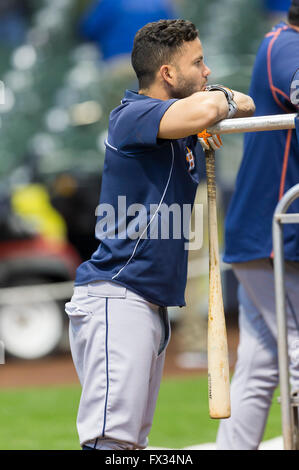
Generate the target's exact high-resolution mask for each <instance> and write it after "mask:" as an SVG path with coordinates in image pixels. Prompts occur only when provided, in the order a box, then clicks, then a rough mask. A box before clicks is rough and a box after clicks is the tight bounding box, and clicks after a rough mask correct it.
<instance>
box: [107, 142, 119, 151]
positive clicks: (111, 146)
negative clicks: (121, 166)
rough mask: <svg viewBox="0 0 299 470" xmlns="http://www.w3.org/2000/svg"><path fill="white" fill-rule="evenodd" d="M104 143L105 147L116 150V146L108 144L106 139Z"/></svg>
mask: <svg viewBox="0 0 299 470" xmlns="http://www.w3.org/2000/svg"><path fill="white" fill-rule="evenodd" d="M105 145H106V146H107V147H110V148H111V149H113V150H116V151H117V152H118V150H117V148H116V147H113V145H111V144H109V142H108V140H107V139H106V140H105Z"/></svg>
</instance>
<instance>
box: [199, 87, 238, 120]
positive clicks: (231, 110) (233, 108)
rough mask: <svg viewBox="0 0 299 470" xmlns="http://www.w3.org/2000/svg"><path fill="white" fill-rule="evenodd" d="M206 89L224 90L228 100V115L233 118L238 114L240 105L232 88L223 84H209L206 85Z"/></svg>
mask: <svg viewBox="0 0 299 470" xmlns="http://www.w3.org/2000/svg"><path fill="white" fill-rule="evenodd" d="M206 91H222V92H223V93H224V94H225V97H226V99H227V102H228V114H227V117H228V118H232V117H233V116H234V115H235V114H236V112H237V110H238V106H237V104H236V103H235V101H234V92H233V91H232V90H231V89H230V88H228V87H225V86H222V85H208V86H206Z"/></svg>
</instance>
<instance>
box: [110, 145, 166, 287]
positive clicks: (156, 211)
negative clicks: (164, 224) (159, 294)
mask: <svg viewBox="0 0 299 470" xmlns="http://www.w3.org/2000/svg"><path fill="white" fill-rule="evenodd" d="M170 145H171V151H172V161H171V168H170V171H169V175H168V180H167V183H166V186H165V189H164V192H163V194H162V197H161V200H160V202H159V205H158V207H157V209H156V210H155V213H154V215H153V216H152V218H151V220H150V221H149V223H148V224H147V226H146V227H145V229H144V230H143V232H142V234H141V235H140V237H139V238H138V240H137V243H136V245H135V247H134V250H133V253H132V255H131V256H130V258H129V259H128V261H127V262H126V264H125V265H124V266H123V267H122V268H121V269H120V270H119V271H118V273H117V274H115V275H114V276H113V277H112V279H115V278H116V277H117V276H118V275H119V274H120V273H121V272H122V270H123V269H125V267H126V266H127V265H128V264H129V263H130V261H131V260H132V258H133V257H134V255H135V253H136V250H137V246H138V245H139V242H140V240H141V239H142V236H143V235H144V233H145V232H146V230H147V229H148V227H149V226H150V224H151V223H152V221H153V220H154V218H155V216H156V214H157V213H158V211H159V209H160V207H161V204H162V202H163V199H164V197H165V194H166V191H167V188H168V186H169V182H170V179H171V175H172V170H173V164H174V149H173V143H172V142H170Z"/></svg>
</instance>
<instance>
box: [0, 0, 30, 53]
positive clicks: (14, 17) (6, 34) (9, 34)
mask: <svg viewBox="0 0 299 470" xmlns="http://www.w3.org/2000/svg"><path fill="white" fill-rule="evenodd" d="M30 14H31V8H30V4H29V1H28V0H1V1H0V43H5V44H7V45H9V46H17V45H19V44H22V43H23V42H24V40H25V34H26V29H27V26H28V24H27V23H28V18H29V17H30Z"/></svg>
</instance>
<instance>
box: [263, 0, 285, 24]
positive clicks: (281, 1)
mask: <svg viewBox="0 0 299 470" xmlns="http://www.w3.org/2000/svg"><path fill="white" fill-rule="evenodd" d="M290 4H291V0H264V9H265V10H266V12H267V14H268V16H269V21H270V22H272V24H275V23H277V22H278V21H280V20H282V19H284V18H286V16H287V12H288V10H289V8H290Z"/></svg>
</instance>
